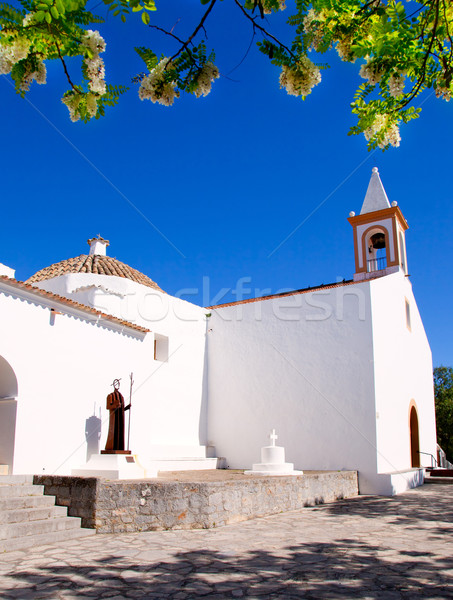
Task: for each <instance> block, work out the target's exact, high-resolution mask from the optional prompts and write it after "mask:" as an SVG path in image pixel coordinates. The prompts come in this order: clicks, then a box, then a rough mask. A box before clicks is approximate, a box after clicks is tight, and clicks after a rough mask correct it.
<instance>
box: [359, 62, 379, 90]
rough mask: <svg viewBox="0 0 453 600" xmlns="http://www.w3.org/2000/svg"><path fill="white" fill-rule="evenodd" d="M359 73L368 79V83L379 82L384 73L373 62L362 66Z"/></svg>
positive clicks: (374, 83)
mask: <svg viewBox="0 0 453 600" xmlns="http://www.w3.org/2000/svg"><path fill="white" fill-rule="evenodd" d="M359 75H360V77H362V78H363V79H368V83H370V84H371V85H376V84H377V83H379V81H380V80H381V77H382V73H381V72H379V71H378V70H377V68H376V65H374V64H373V63H372V62H370V63H365V64H364V65H362V66H361V67H360V71H359Z"/></svg>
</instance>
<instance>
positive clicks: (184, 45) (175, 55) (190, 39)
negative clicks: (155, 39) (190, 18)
mask: <svg viewBox="0 0 453 600" xmlns="http://www.w3.org/2000/svg"><path fill="white" fill-rule="evenodd" d="M216 2H217V0H211V3H210V4H209V6H208V10H207V11H206V12H205V13H204V15H203V16H202V18H201V21H200V22H199V23H198V25H197V26H196V27H195V29H194V31H193V33H192V35H191V36H190V37H189V38H188V39H187V40H186V41H185V42H182V46H181V48H180V49H179V50H178V52H176V54H173V56H172V57H171V58H170V60H169V61H168V63H167V64H166V66H165V69H166V68H167V66H168V65H170V64H171V63H172V61H174V60H175V58H176V57H177V56H179V55H180V54H181V52H182V51H183V50H189V53H190V49H189V44H190V43H191V42H192V40H193V38H194V37H195V36H196V35H197V33H198V32H199V31H200V29H201V28H202V27H203V26H204V22H205V21H206V19H207V18H208V15H209V13H210V12H211V10H212V9H213V8H214V4H215V3H216ZM165 33H166V32H165ZM171 35H173V34H171Z"/></svg>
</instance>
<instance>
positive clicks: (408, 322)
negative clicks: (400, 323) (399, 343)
mask: <svg viewBox="0 0 453 600" xmlns="http://www.w3.org/2000/svg"><path fill="white" fill-rule="evenodd" d="M406 325H407V328H408V329H409V331H412V329H411V305H410V304H409V300H408V299H407V298H406Z"/></svg>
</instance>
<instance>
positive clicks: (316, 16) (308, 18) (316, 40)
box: [304, 8, 325, 50]
mask: <svg viewBox="0 0 453 600" xmlns="http://www.w3.org/2000/svg"><path fill="white" fill-rule="evenodd" d="M324 20H325V15H323V13H322V11H321V12H315V11H314V10H313V9H312V8H310V10H309V11H308V12H307V14H306V15H305V17H304V31H305V33H307V34H310V35H311V36H312V38H313V39H312V40H311V45H310V48H313V49H314V50H317V49H318V46H319V44H320V42H321V40H322V33H321V31H320V30H319V28H318V27H317V26H316V25H315V23H314V21H324Z"/></svg>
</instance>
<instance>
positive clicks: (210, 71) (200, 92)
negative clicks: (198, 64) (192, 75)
mask: <svg viewBox="0 0 453 600" xmlns="http://www.w3.org/2000/svg"><path fill="white" fill-rule="evenodd" d="M219 77H220V73H219V69H218V68H217V67H216V66H215V65H214V64H213V63H212V62H207V63H205V64H204V66H203V68H202V69H201V72H200V74H199V76H198V79H197V88H196V89H195V91H194V94H195V96H196V97H197V98H199V97H200V96H207V95H208V94H209V92H210V91H211V87H212V82H213V81H214V80H215V79H218V78H219Z"/></svg>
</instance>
